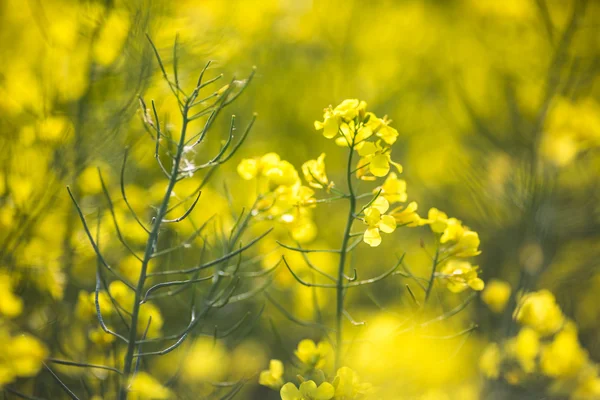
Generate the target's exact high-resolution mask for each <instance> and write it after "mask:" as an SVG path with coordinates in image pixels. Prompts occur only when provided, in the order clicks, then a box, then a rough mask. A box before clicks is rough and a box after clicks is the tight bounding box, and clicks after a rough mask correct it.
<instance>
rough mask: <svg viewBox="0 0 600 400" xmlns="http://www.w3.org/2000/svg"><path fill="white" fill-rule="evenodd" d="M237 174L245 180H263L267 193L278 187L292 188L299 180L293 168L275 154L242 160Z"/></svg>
mask: <svg viewBox="0 0 600 400" xmlns="http://www.w3.org/2000/svg"><path fill="white" fill-rule="evenodd" d="M237 172H238V174H239V175H240V176H241V177H242V178H243V179H245V180H250V179H254V178H259V177H262V178H264V179H263V182H264V183H265V184H266V185H267V187H266V188H265V189H266V190H269V191H271V190H273V189H275V188H277V187H278V186H280V185H285V186H292V185H294V184H295V183H296V182H298V181H299V179H300V178H299V176H298V172H297V171H296V169H295V168H294V166H293V165H292V164H290V163H289V162H288V161H285V160H282V159H281V158H280V157H279V155H278V154H277V153H267V154H265V155H264V156H262V157H255V158H249V159H243V160H242V161H241V162H240V163H239V165H238V167H237Z"/></svg>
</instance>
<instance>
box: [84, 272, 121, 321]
mask: <svg viewBox="0 0 600 400" xmlns="http://www.w3.org/2000/svg"><path fill="white" fill-rule="evenodd" d="M119 283H121V282H119ZM121 284H122V283H121ZM123 286H125V285H124V284H123ZM125 289H126V290H130V289H128V288H125ZM98 304H100V311H102V315H103V316H108V315H111V314H112V312H113V305H112V303H111V301H110V298H109V297H108V294H107V293H106V292H99V293H98ZM75 315H76V316H77V318H78V319H79V320H80V321H94V320H96V319H97V318H98V317H97V315H96V293H88V292H86V291H85V290H80V291H79V297H78V298H77V305H76V306H75Z"/></svg>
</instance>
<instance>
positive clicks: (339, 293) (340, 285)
mask: <svg viewBox="0 0 600 400" xmlns="http://www.w3.org/2000/svg"><path fill="white" fill-rule="evenodd" d="M353 154H354V144H352V146H350V147H349V152H348V166H347V168H346V180H347V181H348V193H349V195H348V201H349V202H350V207H349V208H348V219H347V221H346V229H345V230H344V237H343V238H342V247H341V248H340V263H339V266H338V275H337V282H336V284H337V286H336V298H337V308H336V326H335V337H336V339H335V343H336V348H335V370H336V371H337V369H338V368H339V367H340V361H341V356H342V339H343V337H342V319H343V318H344V276H345V266H346V254H347V247H348V241H349V240H350V237H351V234H350V231H351V230H352V223H353V222H354V213H355V211H356V196H355V195H354V189H353V187H352V156H353Z"/></svg>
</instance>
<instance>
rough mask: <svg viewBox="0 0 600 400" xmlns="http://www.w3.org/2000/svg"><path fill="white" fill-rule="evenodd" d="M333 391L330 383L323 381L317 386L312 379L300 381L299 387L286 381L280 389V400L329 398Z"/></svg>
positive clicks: (318, 399) (323, 399)
mask: <svg viewBox="0 0 600 400" xmlns="http://www.w3.org/2000/svg"><path fill="white" fill-rule="evenodd" d="M334 393H335V389H334V388H333V386H332V385H331V383H328V382H323V383H322V384H321V385H320V386H318V387H317V384H316V383H315V382H314V381H306V382H302V383H301V384H300V388H297V387H296V385H294V384H293V383H291V382H288V383H286V384H285V385H283V387H282V388H281V391H280V395H281V400H329V399H331V398H332V397H333V395H334Z"/></svg>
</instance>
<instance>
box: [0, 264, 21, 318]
mask: <svg viewBox="0 0 600 400" xmlns="http://www.w3.org/2000/svg"><path fill="white" fill-rule="evenodd" d="M22 311H23V300H21V298H20V297H19V296H17V295H15V294H14V292H13V282H12V278H11V276H10V275H9V274H6V273H3V272H0V316H5V317H7V318H14V317H17V316H19V315H20V314H21V312H22Z"/></svg>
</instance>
